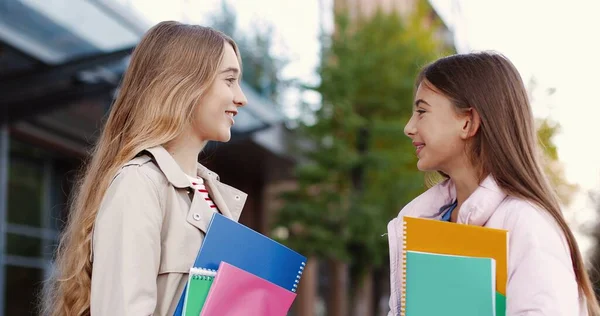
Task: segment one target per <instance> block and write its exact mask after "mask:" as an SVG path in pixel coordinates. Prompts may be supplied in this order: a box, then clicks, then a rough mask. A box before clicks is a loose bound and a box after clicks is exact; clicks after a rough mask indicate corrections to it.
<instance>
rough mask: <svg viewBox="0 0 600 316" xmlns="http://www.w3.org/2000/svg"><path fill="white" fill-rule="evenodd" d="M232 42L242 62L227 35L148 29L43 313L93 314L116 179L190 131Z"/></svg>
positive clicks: (87, 176) (73, 212)
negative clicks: (103, 213)
mask: <svg viewBox="0 0 600 316" xmlns="http://www.w3.org/2000/svg"><path fill="white" fill-rule="evenodd" d="M226 44H230V45H231V46H232V47H233V48H234V50H235V52H236V54H237V55H238V60H239V53H238V49H237V46H236V44H235V43H234V41H233V40H232V39H231V38H229V37H228V36H226V35H225V34H223V33H221V32H219V31H216V30H213V29H211V28H208V27H202V26H197V25H187V24H182V23H178V22H174V21H166V22H161V23H159V24H157V25H155V26H154V27H153V28H151V29H150V30H148V32H147V33H146V34H145V35H144V37H143V38H142V40H141V41H140V43H139V44H138V45H137V47H136V48H135V50H134V52H133V54H132V56H131V60H130V63H129V66H128V69H127V71H126V73H125V75H124V77H123V81H122V84H121V89H120V92H119V94H118V96H117V98H116V100H115V102H114V104H113V106H112V108H111V112H110V115H109V117H108V120H107V122H106V125H105V127H104V130H103V132H102V134H101V136H100V138H99V140H98V142H97V144H96V146H95V148H94V150H93V151H92V152H91V155H90V158H91V160H90V161H89V163H88V164H87V165H86V166H85V168H84V169H83V172H82V176H81V178H80V180H79V182H78V183H76V184H75V186H74V188H75V192H74V194H73V195H72V197H71V203H70V213H69V219H68V222H67V226H66V228H65V230H64V232H63V234H62V236H61V240H60V244H59V247H58V251H57V255H56V262H55V269H54V271H53V275H52V277H51V278H50V280H48V282H46V287H45V290H44V295H43V296H44V297H43V301H42V306H41V312H42V315H48V316H59V315H60V316H80V315H89V314H90V291H91V273H92V262H91V260H90V254H91V251H92V249H91V239H92V231H93V227H94V221H95V219H96V214H97V212H98V208H99V205H100V203H101V201H102V198H103V196H104V193H105V192H106V190H107V188H108V186H109V184H110V181H111V179H112V178H113V177H114V175H115V174H116V173H117V171H118V170H119V168H120V167H121V166H122V165H123V164H125V163H126V162H127V161H129V160H130V159H132V158H134V157H135V156H136V155H137V154H138V153H140V152H141V151H143V150H144V149H147V148H149V147H153V146H157V145H163V144H165V143H167V142H169V141H171V140H173V139H175V138H176V137H177V136H178V135H180V134H181V133H182V131H183V130H184V128H185V127H186V125H187V124H188V123H189V122H190V118H191V116H192V115H191V114H192V112H193V108H194V106H195V105H197V104H198V102H199V99H200V97H201V96H202V94H203V93H204V91H206V90H207V89H208V88H209V86H210V85H211V84H212V82H213V81H214V79H215V77H216V75H217V72H218V67H219V64H220V62H221V59H222V57H223V53H224V47H225V45H226ZM240 64H241V62H240Z"/></svg>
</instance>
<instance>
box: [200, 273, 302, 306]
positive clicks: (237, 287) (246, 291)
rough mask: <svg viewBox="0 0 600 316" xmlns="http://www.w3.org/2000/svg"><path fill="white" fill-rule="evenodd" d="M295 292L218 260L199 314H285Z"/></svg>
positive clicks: (294, 296)
mask: <svg viewBox="0 0 600 316" xmlns="http://www.w3.org/2000/svg"><path fill="white" fill-rule="evenodd" d="M295 298H296V293H294V292H292V291H289V290H286V289H284V288H282V287H280V286H278V285H275V284H273V283H271V282H269V281H267V280H265V279H262V278H260V277H258V276H256V275H254V274H251V273H249V272H246V271H244V270H242V269H240V268H237V267H235V266H232V265H231V264H228V263H226V262H221V264H220V265H219V269H218V270H217V276H216V277H215V279H214V281H213V284H212V286H211V288H210V291H209V292H208V296H207V297H206V302H205V303H204V306H203V307H202V312H201V313H200V315H201V316H217V315H218V316H248V315H261V316H285V315H287V313H288V311H289V309H290V307H291V306H292V302H294V299H295Z"/></svg>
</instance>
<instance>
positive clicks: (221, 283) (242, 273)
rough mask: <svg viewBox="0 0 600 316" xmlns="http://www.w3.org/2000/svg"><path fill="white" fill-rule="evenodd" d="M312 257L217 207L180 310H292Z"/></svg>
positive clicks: (233, 313)
mask: <svg viewBox="0 0 600 316" xmlns="http://www.w3.org/2000/svg"><path fill="white" fill-rule="evenodd" d="M305 265H306V257H304V256H302V255H300V254H298V253H297V252H295V251H293V250H291V249H289V248H287V247H285V246H284V245H282V244H280V243H278V242H276V241H274V240H272V239H270V238H268V237H266V236H264V235H262V234H260V233H258V232H256V231H254V230H252V229H250V228H248V227H246V226H244V225H242V224H240V223H238V222H235V221H233V220H231V219H228V218H226V217H224V216H223V215H221V214H218V213H215V214H213V217H212V219H211V222H210V224H209V227H208V230H207V232H206V237H205V238H204V242H203V243H202V247H201V248H200V251H199V252H198V256H197V257H196V260H195V262H194V267H192V268H191V270H190V274H189V278H188V283H187V286H186V288H185V290H184V293H183V295H182V296H181V299H180V301H179V305H178V306H177V309H176V311H175V316H188V315H194V316H198V315H201V316H212V315H223V316H238V315H240V316H241V315H264V316H285V315H287V313H288V311H289V309H290V307H291V305H292V303H293V301H294V299H295V298H296V290H297V288H298V284H299V282H300V278H301V276H302V273H303V271H304V267H305Z"/></svg>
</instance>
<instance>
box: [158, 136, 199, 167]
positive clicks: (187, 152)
mask: <svg viewBox="0 0 600 316" xmlns="http://www.w3.org/2000/svg"><path fill="white" fill-rule="evenodd" d="M205 144H206V142H205V141H199V140H197V139H195V137H190V136H184V135H182V136H180V137H178V138H176V139H174V140H172V141H170V142H169V143H167V144H165V146H164V147H165V149H166V150H167V151H168V152H169V153H170V154H171V156H172V157H173V159H175V161H176V162H177V164H178V165H179V167H180V168H181V170H183V172H185V173H186V174H188V175H190V176H192V177H196V176H197V172H196V168H197V164H198V155H200V151H201V150H202V148H204V145H205Z"/></svg>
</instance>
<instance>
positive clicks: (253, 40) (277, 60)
mask: <svg viewBox="0 0 600 316" xmlns="http://www.w3.org/2000/svg"><path fill="white" fill-rule="evenodd" d="M210 24H211V26H212V27H213V28H215V29H217V30H220V31H222V32H223V33H225V34H227V35H229V36H230V37H231V38H232V39H233V40H234V41H235V42H236V44H237V45H238V48H239V50H240V55H241V56H242V68H243V80H244V82H245V83H247V84H248V85H249V86H250V87H252V88H253V89H254V90H255V91H256V92H258V93H259V94H261V95H262V96H264V97H266V98H268V99H270V100H271V101H273V102H274V103H275V104H277V103H278V101H279V97H280V95H281V93H282V92H283V90H285V89H286V88H287V87H288V86H290V85H291V84H293V82H292V81H290V80H283V79H282V77H281V70H282V69H283V68H284V67H285V66H286V65H287V63H288V62H289V59H288V58H287V56H285V53H284V54H283V56H276V55H275V53H274V52H273V47H274V42H273V39H274V32H273V27H272V26H271V25H270V24H269V23H266V22H264V21H260V22H256V21H255V22H254V25H253V26H252V27H251V29H252V30H253V32H250V33H242V32H240V31H239V30H238V29H237V16H236V13H235V10H234V9H233V8H232V7H231V6H230V5H229V4H228V3H227V1H225V0H223V1H222V2H221V10H220V12H218V13H216V14H215V15H214V16H213V17H212V19H211V22H210Z"/></svg>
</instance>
